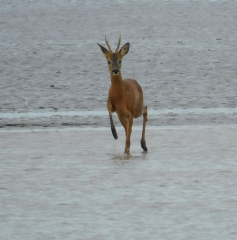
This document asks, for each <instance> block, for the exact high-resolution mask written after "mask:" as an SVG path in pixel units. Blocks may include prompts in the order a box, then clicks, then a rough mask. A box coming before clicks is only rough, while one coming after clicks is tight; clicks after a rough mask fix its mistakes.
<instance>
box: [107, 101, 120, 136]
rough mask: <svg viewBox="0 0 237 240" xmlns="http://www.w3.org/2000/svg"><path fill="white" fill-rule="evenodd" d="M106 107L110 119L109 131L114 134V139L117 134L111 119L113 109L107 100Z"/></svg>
mask: <svg viewBox="0 0 237 240" xmlns="http://www.w3.org/2000/svg"><path fill="white" fill-rule="evenodd" d="M107 108H108V111H109V120H110V126H111V131H112V134H113V136H114V139H115V140H116V139H117V138H118V135H117V131H116V128H115V126H114V121H113V117H112V112H113V111H115V109H113V106H112V104H110V103H109V102H107Z"/></svg>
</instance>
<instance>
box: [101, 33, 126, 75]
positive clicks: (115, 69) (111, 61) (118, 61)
mask: <svg viewBox="0 0 237 240" xmlns="http://www.w3.org/2000/svg"><path fill="white" fill-rule="evenodd" d="M105 42H106V44H107V46H108V48H109V50H107V49H106V48H105V47H103V46H101V45H100V44H99V43H97V44H98V45H99V46H100V48H101V51H102V53H103V54H104V55H105V58H106V59H107V61H108V66H109V71H110V73H111V75H119V73H120V72H121V66H122V58H123V57H124V56H125V55H126V54H127V53H128V51H129V46H130V44H129V43H126V44H125V45H123V46H122V47H121V49H120V50H119V46H120V42H121V36H120V37H119V41H118V46H117V48H116V50H115V52H113V51H112V50H111V47H110V45H109V42H108V40H107V38H106V36H105Z"/></svg>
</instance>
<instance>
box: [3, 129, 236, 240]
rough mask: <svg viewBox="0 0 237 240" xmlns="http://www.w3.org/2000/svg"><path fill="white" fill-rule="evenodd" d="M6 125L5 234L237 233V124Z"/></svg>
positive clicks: (182, 236) (34, 236)
mask: <svg viewBox="0 0 237 240" xmlns="http://www.w3.org/2000/svg"><path fill="white" fill-rule="evenodd" d="M118 136H119V138H118V140H117V141H115V140H114V139H113V137H112V135H111V133H110V130H109V129H107V128H97V129H96V128H87V129H81V130H78V129H73V128H72V129H68V128H67V129H64V130H34V131H29V130H26V131H1V132H0V145H1V150H0V152H1V154H0V159H1V160H0V183H1V186H0V202H1V204H0V218H1V221H0V229H1V231H0V238H1V239H101V240H102V239H187V240H189V239H191V238H192V239H217V240H218V239H222V240H223V239H233V240H234V239H236V237H237V231H236V225H237V218H236V216H237V192H236V184H237V177H236V176H237V171H236V169H237V162H236V155H237V127H236V126H231V125H228V126H209V127H204V126H202V127H200V126H183V127H166V128H165V127H163V128H150V129H149V128H148V130H147V145H148V149H149V151H148V153H143V152H142V149H141V147H140V146H139V140H140V137H141V129H139V130H138V129H137V128H135V129H134V130H133V134H132V145H131V156H129V157H127V156H126V155H124V154H123V150H124V132H123V130H122V129H118Z"/></svg>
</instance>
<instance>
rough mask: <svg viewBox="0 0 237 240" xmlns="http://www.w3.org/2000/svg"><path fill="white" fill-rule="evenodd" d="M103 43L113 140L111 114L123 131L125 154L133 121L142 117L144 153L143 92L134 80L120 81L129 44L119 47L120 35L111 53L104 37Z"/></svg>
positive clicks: (114, 132)
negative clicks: (108, 83)
mask: <svg viewBox="0 0 237 240" xmlns="http://www.w3.org/2000/svg"><path fill="white" fill-rule="evenodd" d="M105 43H106V44H107V46H108V49H109V50H108V49H106V48H105V47H103V46H101V45H100V44H99V43H97V44H98V45H99V47H100V48H101V51H102V53H103V54H104V56H105V58H106V60H107V62H108V67H109V72H110V77H111V86H110V89H109V94H108V101H107V109H108V112H109V119H110V126H111V131H112V134H113V137H114V139H115V140H116V139H117V138H118V135H117V131H116V128H115V125H114V122H113V117H112V113H114V112H116V113H117V115H118V118H119V120H120V122H121V124H122V126H123V127H124V129H125V134H126V142H125V150H124V153H125V154H129V153H130V137H131V133H132V125H133V119H134V118H138V117H140V116H141V115H143V129H142V137H141V147H142V148H143V150H144V152H147V150H148V149H147V146H146V140H145V128H146V122H147V120H148V119H147V114H148V112H147V106H144V102H143V91H142V88H141V86H140V85H139V83H138V82H137V81H136V80H134V79H124V80H123V79H122V75H121V67H122V59H123V57H124V56H125V55H126V54H127V53H128V51H129V47H130V43H126V44H125V45H123V46H122V47H121V49H120V50H119V47H120V43H121V35H120V37H119V41H118V45H117V48H116V50H115V52H113V51H112V50H111V47H110V45H109V42H108V39H107V38H106V36H105Z"/></svg>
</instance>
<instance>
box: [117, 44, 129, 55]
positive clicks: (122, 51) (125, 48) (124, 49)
mask: <svg viewBox="0 0 237 240" xmlns="http://www.w3.org/2000/svg"><path fill="white" fill-rule="evenodd" d="M129 46H130V43H126V44H124V45H123V46H122V47H121V49H120V50H119V54H120V55H121V56H122V57H124V56H125V55H126V54H127V53H128V51H129Z"/></svg>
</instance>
